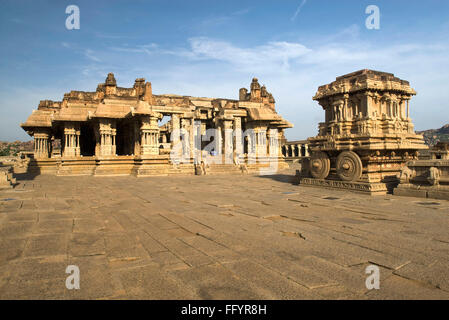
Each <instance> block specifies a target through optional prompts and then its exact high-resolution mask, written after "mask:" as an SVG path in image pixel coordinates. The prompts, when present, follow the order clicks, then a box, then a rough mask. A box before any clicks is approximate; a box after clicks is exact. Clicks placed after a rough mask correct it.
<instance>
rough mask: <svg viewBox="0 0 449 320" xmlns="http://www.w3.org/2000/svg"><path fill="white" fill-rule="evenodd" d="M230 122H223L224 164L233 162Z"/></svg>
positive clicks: (231, 123)
mask: <svg viewBox="0 0 449 320" xmlns="http://www.w3.org/2000/svg"><path fill="white" fill-rule="evenodd" d="M232 126H233V121H232V120H223V149H222V152H223V153H224V155H225V163H232V162H233V154H234V143H233V138H232Z"/></svg>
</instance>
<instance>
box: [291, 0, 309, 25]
mask: <svg viewBox="0 0 449 320" xmlns="http://www.w3.org/2000/svg"><path fill="white" fill-rule="evenodd" d="M306 3H307V0H302V2H301V4H300V5H299V6H298V8H297V9H296V11H295V13H294V14H293V16H292V17H291V18H290V20H291V21H295V20H296V17H297V16H298V14H299V13H300V12H301V9H302V7H304V5H305V4H306Z"/></svg>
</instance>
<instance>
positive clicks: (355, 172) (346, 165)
mask: <svg viewBox="0 0 449 320" xmlns="http://www.w3.org/2000/svg"><path fill="white" fill-rule="evenodd" d="M336 168H337V175H338V176H339V177H340V179H341V180H343V181H357V180H359V179H360V177H361V176H362V170H363V165H362V160H360V157H359V155H358V154H357V153H355V152H353V151H343V152H342V153H340V154H339V155H338V157H337V163H336Z"/></svg>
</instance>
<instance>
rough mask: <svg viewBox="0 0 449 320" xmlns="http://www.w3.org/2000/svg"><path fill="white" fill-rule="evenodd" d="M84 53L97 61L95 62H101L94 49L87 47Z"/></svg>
mask: <svg viewBox="0 0 449 320" xmlns="http://www.w3.org/2000/svg"><path fill="white" fill-rule="evenodd" d="M84 55H85V56H86V58H88V59H90V60H92V61H95V62H101V60H100V58H98V57H97V56H96V55H95V54H94V51H92V50H90V49H87V50H85V51H84Z"/></svg>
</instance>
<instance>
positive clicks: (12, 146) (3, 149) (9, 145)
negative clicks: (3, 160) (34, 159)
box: [0, 141, 34, 156]
mask: <svg viewBox="0 0 449 320" xmlns="http://www.w3.org/2000/svg"><path fill="white" fill-rule="evenodd" d="M33 149H34V142H33V141H27V142H22V141H14V142H4V141H0V156H16V155H17V153H19V152H20V151H33Z"/></svg>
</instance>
